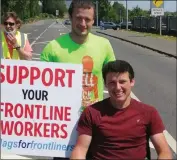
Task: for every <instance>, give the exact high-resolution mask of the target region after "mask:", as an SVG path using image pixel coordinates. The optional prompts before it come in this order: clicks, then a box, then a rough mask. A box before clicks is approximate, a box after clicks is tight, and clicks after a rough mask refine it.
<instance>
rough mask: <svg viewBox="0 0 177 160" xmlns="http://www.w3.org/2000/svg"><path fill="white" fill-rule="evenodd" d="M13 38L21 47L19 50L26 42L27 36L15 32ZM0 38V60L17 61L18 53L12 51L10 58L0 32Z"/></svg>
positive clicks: (2, 34) (14, 50)
mask: <svg viewBox="0 0 177 160" xmlns="http://www.w3.org/2000/svg"><path fill="white" fill-rule="evenodd" d="M15 37H16V39H17V43H18V44H19V45H20V46H21V48H24V46H25V43H26V40H27V34H25V33H21V32H19V31H17V33H16V35H15ZM1 38H2V39H1V40H2V43H1V46H0V51H1V58H4V59H17V60H18V59H20V57H19V54H18V51H17V50H16V49H13V53H12V57H11V55H10V52H9V49H8V45H7V42H6V38H5V36H4V32H1Z"/></svg>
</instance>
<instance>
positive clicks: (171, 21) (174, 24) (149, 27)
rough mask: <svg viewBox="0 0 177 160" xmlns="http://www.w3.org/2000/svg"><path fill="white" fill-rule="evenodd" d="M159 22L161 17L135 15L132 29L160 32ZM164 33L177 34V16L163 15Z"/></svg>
mask: <svg viewBox="0 0 177 160" xmlns="http://www.w3.org/2000/svg"><path fill="white" fill-rule="evenodd" d="M159 23H160V18H159V17H134V18H133V20H132V27H131V29H132V30H135V31H140V32H150V33H157V32H158V33H159V29H160V24H159ZM162 33H163V34H168V35H175V36H176V35H177V16H163V17H162Z"/></svg>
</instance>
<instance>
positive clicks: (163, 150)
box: [150, 133, 172, 159]
mask: <svg viewBox="0 0 177 160" xmlns="http://www.w3.org/2000/svg"><path fill="white" fill-rule="evenodd" d="M150 138H151V141H152V143H153V145H154V147H155V149H156V152H157V154H158V159H172V153H171V151H170V148H169V146H168V143H167V141H166V138H165V136H164V134H163V133H158V134H155V135H153V136H151V137H150Z"/></svg>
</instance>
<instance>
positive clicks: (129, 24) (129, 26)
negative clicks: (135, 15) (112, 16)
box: [117, 21, 132, 29]
mask: <svg viewBox="0 0 177 160" xmlns="http://www.w3.org/2000/svg"><path fill="white" fill-rule="evenodd" d="M117 26H118V27H119V28H121V29H125V28H126V26H127V22H120V23H119V24H118V25H117ZM128 28H129V29H131V28H132V23H131V22H130V21H129V22H128Z"/></svg>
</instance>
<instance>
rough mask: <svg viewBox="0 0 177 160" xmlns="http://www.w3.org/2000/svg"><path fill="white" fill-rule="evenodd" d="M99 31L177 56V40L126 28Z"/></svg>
mask: <svg viewBox="0 0 177 160" xmlns="http://www.w3.org/2000/svg"><path fill="white" fill-rule="evenodd" d="M97 33H100V34H104V35H108V36H111V37H114V38H118V39H120V40H122V41H126V42H129V43H132V44H135V45H138V46H141V47H144V48H147V49H150V50H153V51H156V52H158V53H161V54H164V55H167V56H170V57H174V58H177V54H176V46H177V43H176V41H175V40H167V39H162V38H158V37H152V36H148V35H147V34H143V33H138V32H130V31H125V30H117V31H116V30H111V29H108V30H97Z"/></svg>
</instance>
